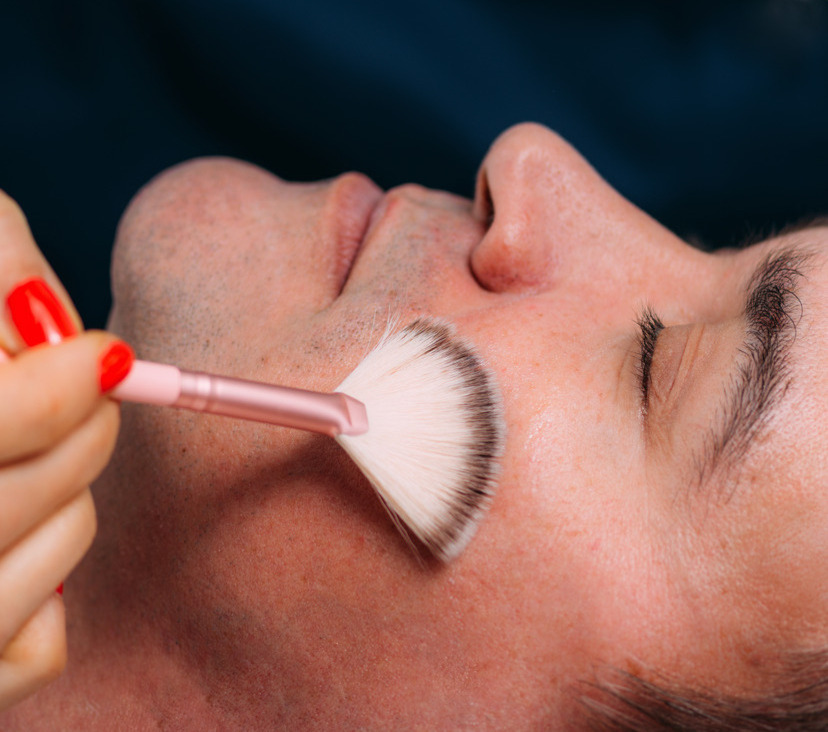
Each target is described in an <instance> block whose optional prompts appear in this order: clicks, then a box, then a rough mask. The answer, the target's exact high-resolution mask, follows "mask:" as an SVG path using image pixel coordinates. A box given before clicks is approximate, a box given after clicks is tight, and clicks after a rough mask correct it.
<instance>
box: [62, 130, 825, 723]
mask: <svg viewBox="0 0 828 732" xmlns="http://www.w3.org/2000/svg"><path fill="white" fill-rule="evenodd" d="M492 214H493V218H492ZM826 243H828V229H826V228H811V229H807V230H802V231H800V232H798V233H794V234H791V235H789V236H786V237H780V238H777V239H774V240H770V241H767V242H764V243H762V244H760V245H757V246H755V247H751V248H749V249H745V250H742V251H738V252H734V251H727V252H722V253H718V254H715V255H710V254H705V253H702V252H700V251H698V250H696V249H693V248H691V247H690V246H688V245H687V244H685V243H684V242H682V241H680V240H679V239H677V238H676V237H675V236H673V235H672V234H671V233H670V232H668V231H666V230H665V229H664V228H662V227H661V226H659V225H658V224H657V223H656V222H654V221H653V220H652V219H650V218H648V217H647V216H646V215H644V214H643V213H642V212H640V211H639V210H637V209H636V208H635V207H634V206H632V205H631V204H630V203H628V202H627V201H625V200H624V199H623V198H621V197H620V196H619V195H618V194H617V193H615V192H614V191H613V190H612V189H611V188H610V187H609V186H607V184H606V183H604V182H603V181H602V180H601V179H600V178H599V177H598V176H597V174H596V173H595V172H594V171H593V170H592V169H591V168H589V166H588V165H587V164H586V163H585V161H584V160H583V159H582V158H581V157H579V156H578V155H577V153H575V152H574V151H573V150H572V149H571V148H570V147H568V146H567V145H566V144H565V143H564V142H563V141H562V140H561V139H559V138H558V137H556V136H555V135H553V134H552V133H550V132H549V131H547V130H545V129H542V128H539V127H536V126H533V125H524V126H521V127H517V128H513V129H512V130H509V131H507V132H506V133H505V134H504V135H503V136H501V138H499V139H498V140H497V141H496V142H495V144H494V145H493V147H492V149H491V151H490V152H489V154H488V156H487V157H486V159H485V160H484V162H483V165H482V167H481V173H480V176H479V180H478V190H477V195H476V199H475V201H474V202H473V203H472V202H469V201H467V200H464V199H461V198H458V197H455V196H453V195H449V194H446V193H442V192H436V191H430V190H426V189H423V188H420V187H417V186H404V187H402V188H398V189H394V190H392V191H390V192H388V193H386V194H385V195H383V194H382V192H381V191H379V190H378V189H377V188H376V187H375V186H374V185H373V184H372V183H370V182H369V181H368V180H367V179H365V178H363V177H361V176H357V175H346V176H343V177H340V178H337V179H336V180H333V181H328V182H324V183H319V184H301V185H296V184H287V183H285V182H283V181H281V180H279V179H277V178H275V177H273V176H271V175H270V174H268V173H265V172H263V171H261V170H259V169H257V168H254V167H252V166H248V165H245V164H241V163H236V162H231V161H226V160H206V161H200V162H194V163H191V164H187V165H184V166H181V167H179V168H176V169H173V170H171V171H169V172H167V173H165V174H164V175H162V176H161V177H159V178H158V179H156V180H155V181H154V182H153V183H151V184H150V185H149V186H148V187H147V188H146V189H145V190H144V191H143V192H142V193H141V194H140V195H139V196H138V197H137V198H136V200H135V201H134V202H133V204H132V206H131V208H130V209H129V211H128V212H127V214H126V216H125V218H124V220H123V222H122V225H121V229H120V231H119V236H118V243H117V248H116V255H115V263H114V292H115V301H116V305H115V309H114V312H113V319H112V327H113V329H115V330H116V331H117V332H119V333H121V334H123V335H124V336H125V337H126V338H127V339H129V340H130V341H131V343H132V344H133V346H134V347H135V349H136V351H137V353H138V355H139V356H140V357H143V358H147V359H152V360H159V361H166V362H172V363H176V364H177V365H180V366H182V367H186V368H191V369H203V370H207V371H214V372H217V373H225V374H230V375H236V376H242V377H246V378H253V379H259V380H266V381H272V382H276V383H283V384H288V385H295V386H301V387H305V388H314V389H332V388H334V387H335V386H336V385H337V384H338V383H339V382H340V381H341V380H342V379H343V378H344V376H345V375H346V374H347V373H348V372H349V371H350V370H351V369H353V368H354V366H355V365H356V364H357V363H358V362H359V360H360V358H361V357H362V356H363V355H364V354H365V353H366V351H367V350H368V348H369V347H370V346H371V345H373V343H375V342H376V340H377V338H378V336H379V334H380V333H381V332H382V331H383V329H384V327H385V325H386V323H387V321H388V319H389V318H390V317H398V318H399V319H400V321H401V322H402V323H405V322H408V321H411V320H413V319H414V318H415V317H416V316H418V315H421V314H427V315H431V316H436V317H439V318H442V319H445V320H448V321H451V322H452V323H454V324H455V325H456V327H457V329H458V331H459V332H460V333H461V334H462V335H463V336H466V337H467V338H469V339H470V340H472V341H473V342H474V343H475V344H476V345H477V347H478V350H479V352H480V353H481V355H482V357H483V359H484V360H485V362H486V363H487V364H488V365H489V367H490V368H491V370H492V371H493V373H494V374H495V376H496V379H497V382H498V383H499V385H500V388H501V390H502V396H503V403H504V408H505V419H506V429H507V441H506V450H505V455H504V457H503V460H502V470H501V479H500V483H499V486H498V489H497V493H496V496H495V500H494V502H493V505H492V507H491V510H490V511H489V513H488V515H487V516H486V517H485V519H484V520H483V521H482V522H481V524H480V527H479V530H478V533H477V535H476V536H475V538H474V539H473V540H472V542H471V544H470V546H469V548H468V549H467V550H466V552H465V553H464V554H463V555H462V556H461V557H460V558H459V559H458V560H457V561H456V562H454V563H453V564H451V565H449V566H445V567H442V566H439V565H438V564H437V563H436V562H425V563H423V562H422V561H419V560H418V559H417V558H416V557H415V556H414V555H413V554H412V551H411V550H410V548H409V547H408V545H407V544H406V542H405V541H404V540H403V539H402V538H401V537H400V536H399V535H398V534H397V533H396V531H395V529H394V528H393V525H392V523H391V522H390V521H389V520H388V518H387V516H386V515H385V513H384V510H383V508H382V507H381V505H380V503H379V501H378V500H377V499H376V497H375V496H374V495H373V494H372V493H371V490H370V488H369V486H368V484H367V482H366V481H365V480H364V479H363V478H362V476H361V475H360V474H359V472H358V471H357V470H356V468H354V466H352V465H351V464H350V463H349V461H348V459H347V458H346V457H345V456H344V454H343V453H341V451H340V450H339V448H338V447H337V446H336V445H335V444H334V443H333V442H332V441H330V440H328V439H327V438H324V437H321V436H317V435H309V434H305V433H300V432H293V431H289V430H284V429H280V428H273V427H268V426H262V425H254V424H247V423H239V422H236V421H232V420H227V419H222V418H218V417H209V416H204V415H193V414H189V413H183V412H177V411H172V410H159V409H152V408H147V407H135V406H126V407H125V408H124V429H123V432H122V436H121V444H120V448H119V452H118V454H117V456H116V459H115V461H114V462H113V464H112V466H111V468H110V469H109V471H108V472H107V473H106V474H105V476H104V478H103V479H102V481H101V482H100V483H99V485H98V488H97V498H98V503H99V508H100V514H101V518H100V524H101V530H100V536H99V540H98V542H97V543H96V546H95V548H94V549H93V552H92V555H91V557H90V560H89V561H88V562H87V563H86V565H84V566H85V567H86V568H87V569H86V570H84V569H83V568H82V569H81V570H80V571H79V573H78V579H77V582H78V583H91V584H100V585H105V586H106V587H107V594H106V595H105V598H106V599H101V597H102V596H100V595H96V598H97V600H96V603H97V604H96V606H95V607H94V608H92V609H90V612H91V613H96V614H98V615H99V616H106V615H107V614H111V617H112V618H115V617H117V618H118V622H119V623H120V624H121V625H122V626H124V627H129V626H130V625H131V624H132V621H131V620H130V619H133V620H134V624H135V625H136V626H138V625H140V624H141V623H143V624H146V623H149V625H150V626H152V627H156V628H160V629H163V631H164V632H163V633H162V634H160V636H159V637H161V636H163V637H165V638H167V642H168V650H169V644H171V643H173V641H172V640H170V639H174V644H175V654H176V656H177V657H178V658H180V659H183V660H182V661H180V662H179V663H182V664H184V665H185V666H187V668H188V673H190V674H191V675H192V676H193V677H194V678H198V680H199V683H198V684H197V685H196V687H197V688H198V689H199V690H201V691H204V693H205V694H207V691H206V690H209V692H210V696H209V698H210V699H211V702H210V703H211V704H212V705H213V706H214V707H215V708H225V707H226V708H227V709H228V710H230V711H228V712H227V713H228V714H230V713H231V711H232V710H233V709H236V710H237V711H238V709H244V708H250V709H253V708H256V709H257V710H258V712H259V716H257V717H256V719H258V720H260V721H261V720H262V719H264V717H262V716H261V710H262V708H264V709H269V710H270V714H271V717H270V719H272V720H274V721H282V722H284V721H285V720H288V719H294V720H295V719H297V718H298V719H302V718H303V717H302V716H301V715H302V714H306V715H309V714H311V713H312V714H314V715H316V716H313V717H311V716H306V717H304V718H305V719H307V720H316V721H320V722H325V721H326V720H327V721H330V722H333V721H334V720H340V721H343V720H344V721H346V722H347V721H350V722H352V723H353V725H354V726H358V725H359V724H363V723H364V724H369V723H370V724H376V723H378V722H381V721H382V720H387V721H389V722H390V723H399V725H400V726H401V727H406V723H407V722H413V721H419V722H422V723H424V724H426V726H427V727H428V721H429V720H430V719H431V720H434V721H436V722H439V723H440V724H441V725H443V726H448V727H452V726H460V725H461V724H465V723H475V724H479V725H485V724H486V723H489V724H491V726H493V727H498V723H499V721H503V722H508V723H510V724H515V726H517V727H521V724H520V721H521V719H523V720H524V721H527V720H529V719H531V718H534V719H538V718H540V719H545V720H546V721H547V722H550V723H551V722H556V721H557V722H559V723H560V721H561V719H563V717H564V716H565V715H566V714H567V710H568V708H569V707H568V704H569V702H568V701H567V699H568V696H567V694H568V692H567V689H568V688H569V686H570V684H571V683H572V682H575V681H577V680H581V679H583V680H589V679H591V678H593V677H594V676H595V674H596V672H599V673H600V670H601V669H603V668H606V667H616V668H620V669H622V670H627V671H633V672H635V673H641V674H642V675H644V676H647V675H648V674H649V673H651V672H652V671H658V672H661V673H666V674H670V675H672V676H674V677H675V678H676V679H678V680H682V681H685V682H688V683H693V682H698V681H701V682H702V683H703V684H704V685H705V686H707V687H715V688H717V689H720V690H722V691H731V692H734V693H739V692H740V691H744V690H745V689H752V690H755V689H757V688H762V687H763V685H765V684H766V683H768V679H767V678H765V676H764V674H766V673H769V672H770V671H771V669H772V661H773V658H774V653H776V652H781V651H784V650H789V649H793V648H811V647H817V646H819V645H820V644H824V643H826V642H828V602H826V599H828V597H826V595H828V561H826V559H828V493H826V491H825V489H824V485H823V477H824V476H825V474H826V468H825V464H824V460H825V458H824V457H823V456H824V454H825V444H826V438H828V433H827V431H828V420H826V419H825V416H824V404H825V402H826V388H828V376H826V374H828V369H826V368H825V366H824V364H826V363H828V353H827V352H826V351H828V348H826V345H824V344H828V337H826V334H825V329H826V325H825V323H826V322H828V319H826V317H825V312H824V311H825V309H826V307H828V299H827V298H826V296H825V293H826V292H828V269H826V268H825V266H824V264H823V263H824V257H825V245H826ZM800 245H806V246H807V249H808V253H809V254H807V255H806V256H800V255H799V254H794V255H791V256H788V254H789V250H790V249H791V247H792V246H794V247H797V246H800ZM782 252H785V253H787V254H786V255H785V257H786V258H784V259H783V260H782V261H781V263H780V262H776V261H775V260H774V256H775V255H778V254H779V253H782ZM769 257H770V261H771V265H770V268H769V269H770V270H771V271H770V272H765V273H764V274H765V276H764V278H762V276H761V273H758V274H757V272H756V270H757V268H759V267H760V266H761V265H762V264H763V263H765V262H767V261H768V258H769ZM774 267H776V270H778V271H776V274H774V269H773V268H774ZM791 267H796V268H797V269H798V270H799V271H801V273H802V275H803V276H802V277H801V278H800V277H799V276H798V275H796V274H791V273H790V272H789V270H790V268H791ZM766 269H767V268H766ZM780 271H781V273H782V274H780V273H779V272H780ZM783 275H785V276H786V277H787V279H785V278H784V277H783ZM774 276H775V277H776V279H774ZM762 286H764V289H762ZM794 286H796V293H795V294H786V293H787V290H789V289H792V288H793V287H794ZM751 287H752V288H753V290H754V292H753V295H754V300H756V298H759V301H758V305H759V312H758V314H757V312H756V310H757V309H756V308H755V307H754V308H753V311H752V312H753V314H754V317H753V319H750V318H748V316H747V315H746V298H747V294H746V293H747V291H748V290H749V289H750V288H751ZM774 287H776V290H775V291H776V292H777V294H779V297H777V300H780V298H781V300H782V301H784V302H782V305H783V306H784V313H782V308H780V307H776V306H775V305H774V303H773V302H771V299H772V298H771V296H772V294H773V292H772V291H773V288H774ZM761 298H764V300H762V299H761ZM797 298H798V299H797ZM774 307H776V309H774ZM762 308H765V309H764V310H762ZM748 310H749V309H748ZM763 313H764V315H765V316H766V318H765V320H766V321H769V319H772V316H776V318H777V322H776V325H777V326H778V325H780V322H779V320H780V313H782V315H781V318H782V320H785V319H787V318H789V317H790V318H793V320H794V325H795V341H794V342H793V344H792V346H791V347H790V348H789V349H788V348H786V344H788V345H789V341H790V338H789V337H788V336H792V334H793V332H794V328H793V327H789V328H785V327H784V326H783V327H782V334H781V336H778V337H777V339H778V340H779V341H781V346H782V349H781V350H785V353H782V355H781V359H777V361H778V362H775V363H774V366H775V368H776V370H775V371H774V372H773V373H771V372H770V371H769V370H768V369H767V367H766V366H767V365H765V366H762V360H763V359H765V360H767V359H769V358H770V355H769V353H770V352H769V351H768V349H767V348H765V350H763V348H764V347H765V346H768V344H769V343H770V340H769V339H770V337H771V335H772V334H770V330H768V331H767V332H765V331H762V327H764V326H762V322H763V321H762V320H761V317H762V315H763ZM659 319H660V322H661V323H663V325H664V326H665V327H664V329H663V330H662V329H660V325H659V324H658V323H659ZM640 323H643V324H644V326H643V330H644V331H646V332H647V333H648V335H649V336H650V337H649V338H648V337H643V338H642V327H641V325H640ZM757 330H758V331H761V332H757ZM656 333H657V335H658V338H657V340H656V341H655V343H654V344H653V342H652V338H651V336H654V335H655V334H656ZM642 340H643V341H644V346H645V347H644V348H643V349H642V347H641V344H642ZM648 345H649V346H650V347H652V348H648ZM772 345H773V344H771V346H772ZM642 350H643V351H644V355H643V356H642ZM648 350H652V359H651V364H649V366H648V365H647V363H642V361H644V362H646V361H648V360H649V358H648V356H647V353H646V352H647V351H648ZM777 350H780V349H777ZM788 351H789V352H788ZM763 368H764V369H765V370H764V371H763V370H762V369H763ZM645 372H646V373H647V376H645ZM757 376H765V377H771V376H772V377H775V378H776V382H775V383H774V384H771V385H770V386H767V385H766V387H765V388H764V391H762V388H761V387H757V386H756V384H754V383H752V382H751V381H750V380H751V379H753V380H754V381H756V377H757ZM737 397H741V399H742V401H743V402H744V403H743V404H741V406H738V405H737V404H736V403H735V402H736V401H737ZM763 400H764V401H763ZM740 410H741V412H740ZM369 418H370V415H369ZM751 420H752V421H751ZM139 618H140V620H139ZM91 637H92V635H91V632H90V638H91ZM148 637H152V634H148ZM125 653H127V651H125ZM170 655H172V652H170ZM136 663H138V662H137V661H136ZM147 663H148V662H147ZM248 697H249V698H248ZM205 698H206V697H205ZM222 705H224V706H222ZM309 710H314V711H313V712H310V711H309Z"/></svg>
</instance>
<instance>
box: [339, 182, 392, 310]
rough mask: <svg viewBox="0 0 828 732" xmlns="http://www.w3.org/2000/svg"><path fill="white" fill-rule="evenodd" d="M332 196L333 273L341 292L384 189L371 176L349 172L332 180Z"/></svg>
mask: <svg viewBox="0 0 828 732" xmlns="http://www.w3.org/2000/svg"><path fill="white" fill-rule="evenodd" d="M330 195H331V198H330V202H331V207H332V210H331V213H332V216H333V219H334V231H335V234H334V241H335V256H334V260H335V261H334V275H333V276H334V281H335V282H336V284H337V294H340V293H341V292H342V290H343V289H344V287H345V284H346V282H347V281H348V276H349V275H350V273H351V269H352V267H353V264H354V261H355V260H356V258H357V255H358V254H359V250H360V247H361V246H362V243H363V240H364V238H365V234H366V232H367V231H368V227H369V224H370V222H371V219H372V215H373V213H374V210H375V209H376V208H377V206H378V205H379V203H380V201H381V200H382V197H383V192H382V189H380V188H379V187H378V186H377V185H376V184H375V183H374V182H373V181H372V180H371V179H370V178H367V177H366V176H364V175H361V174H359V173H347V174H346V175H343V176H341V177H339V178H337V179H336V180H335V181H334V182H333V187H332V189H331V194H330Z"/></svg>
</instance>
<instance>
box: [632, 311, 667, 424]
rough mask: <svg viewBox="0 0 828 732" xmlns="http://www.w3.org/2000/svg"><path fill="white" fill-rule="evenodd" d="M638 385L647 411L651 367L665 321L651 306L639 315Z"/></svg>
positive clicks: (643, 406)
mask: <svg viewBox="0 0 828 732" xmlns="http://www.w3.org/2000/svg"><path fill="white" fill-rule="evenodd" d="M636 322H637V323H638V329H639V336H638V386H639V389H640V390H641V405H642V408H643V409H644V413H645V414H646V412H647V402H648V401H649V395H650V369H651V368H652V365H653V354H654V353H655V349H656V343H657V342H658V336H659V334H660V333H661V331H662V330H664V323H663V322H662V321H661V318H659V317H658V315H656V314H655V312H653V310H652V309H651V308H649V307H648V308H645V310H644V312H642V313H641V315H639V316H638V318H637V321H636Z"/></svg>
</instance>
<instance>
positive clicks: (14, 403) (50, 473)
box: [0, 192, 132, 709]
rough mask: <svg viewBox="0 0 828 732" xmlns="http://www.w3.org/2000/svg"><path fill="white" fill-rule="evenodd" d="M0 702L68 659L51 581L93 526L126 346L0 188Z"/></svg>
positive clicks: (48, 676) (73, 560)
mask: <svg viewBox="0 0 828 732" xmlns="http://www.w3.org/2000/svg"><path fill="white" fill-rule="evenodd" d="M0 294H2V296H3V298H4V299H5V301H6V311H5V313H4V315H3V317H0V347H2V352H0V709H2V708H5V707H8V706H10V705H12V704H14V703H15V702H17V701H19V700H20V699H22V698H23V697H25V696H27V695H29V694H31V693H33V692H34V691H35V690H37V689H38V688H40V687H41V686H43V685H44V684H46V683H48V682H49V681H51V680H53V679H54V678H56V677H57V676H58V675H59V674H60V673H61V671H62V670H63V667H64V665H65V662H66V628H65V621H64V614H63V601H62V599H61V597H60V594H59V592H58V591H56V588H58V587H59V586H61V584H62V582H63V580H64V578H65V577H66V576H67V575H68V574H69V572H70V571H71V570H72V568H73V567H74V566H75V565H76V564H77V563H78V562H79V561H80V559H81V557H82V556H83V555H84V553H85V552H86V550H87V549H88V548H89V545H90V544H91V542H92V538H93V537H94V535H95V528H96V523H95V508H94V505H93V503H92V496H91V494H90V491H89V488H88V486H89V483H90V482H91V481H92V480H94V479H95V477H96V476H97V475H98V474H99V473H100V472H101V470H103V468H104V466H105V465H106V463H107V461H108V460H109V456H110V454H111V453H112V449H113V447H114V444H115V437H116V434H117V430H118V407H117V405H116V404H115V402H113V401H111V400H110V399H107V398H106V397H105V396H104V394H105V392H106V391H108V390H109V389H111V388H112V387H113V386H114V385H115V384H116V383H117V382H118V381H119V380H120V379H121V378H123V376H125V375H126V373H127V372H128V370H129V367H130V365H131V362H132V353H131V351H130V350H129V348H128V347H127V346H126V345H125V344H123V343H122V342H120V341H117V340H116V339H114V338H113V337H112V336H110V335H108V334H106V333H102V332H97V333H93V332H90V333H83V332H82V327H81V324H80V319H79V318H78V315H77V313H76V312H75V310H74V308H73V307H72V305H71V302H70V301H69V298H68V297H67V296H66V293H65V292H64V291H63V288H62V287H61V285H60V283H59V282H58V280H57V278H56V277H55V275H54V273H53V272H52V271H51V269H50V268H49V266H48V264H47V263H46V261H45V260H44V259H43V256H42V255H41V254H40V252H39V251H38V249H37V246H36V245H35V243H34V240H33V239H32V236H31V233H30V232H29V228H28V225H27V224H26V220H25V218H24V217H23V214H22V212H21V211H20V209H19V208H18V207H17V205H16V204H15V203H14V202H13V201H12V200H11V199H10V198H9V197H8V196H6V195H5V194H3V193H2V192H0Z"/></svg>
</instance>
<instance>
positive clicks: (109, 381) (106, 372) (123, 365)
mask: <svg viewBox="0 0 828 732" xmlns="http://www.w3.org/2000/svg"><path fill="white" fill-rule="evenodd" d="M134 360H135V354H134V353H133V352H132V349H131V348H130V347H129V346H128V345H127V344H126V343H124V342H123V341H116V342H115V343H113V344H112V345H111V346H110V347H109V348H108V349H107V350H106V351H105V352H104V354H103V356H101V360H100V361H99V362H98V382H99V383H100V386H101V394H103V393H105V392H107V391H109V390H110V389H113V388H114V387H116V386H117V385H118V384H120V383H121V382H122V381H123V380H124V378H125V377H126V375H127V374H128V373H129V371H130V369H131V368H132V362H133V361H134Z"/></svg>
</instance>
